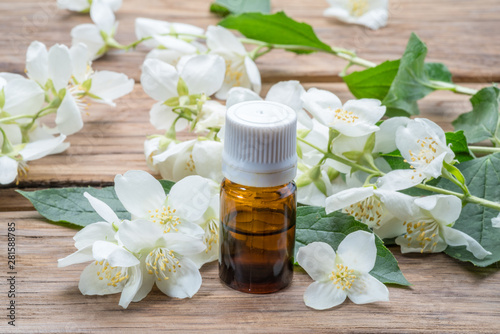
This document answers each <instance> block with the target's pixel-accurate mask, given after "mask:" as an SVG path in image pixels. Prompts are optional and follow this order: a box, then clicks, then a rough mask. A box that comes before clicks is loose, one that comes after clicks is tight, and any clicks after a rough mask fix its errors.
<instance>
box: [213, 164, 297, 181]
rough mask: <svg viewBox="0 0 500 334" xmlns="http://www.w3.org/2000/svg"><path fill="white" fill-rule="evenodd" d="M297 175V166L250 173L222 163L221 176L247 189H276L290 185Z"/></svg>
mask: <svg viewBox="0 0 500 334" xmlns="http://www.w3.org/2000/svg"><path fill="white" fill-rule="evenodd" d="M296 174H297V165H296V164H295V165H293V166H292V167H290V168H287V169H284V170H279V171H273V172H251V171H246V170H241V169H239V168H236V167H234V166H231V165H229V164H227V163H225V162H224V161H223V162H222V175H224V177H225V178H226V179H228V180H231V182H234V183H238V184H241V185H244V186H248V187H260V188H262V187H276V186H280V185H284V184H287V183H290V182H291V181H293V179H294V178H295V175H296Z"/></svg>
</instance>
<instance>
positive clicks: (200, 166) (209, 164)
mask: <svg viewBox="0 0 500 334" xmlns="http://www.w3.org/2000/svg"><path fill="white" fill-rule="evenodd" d="M223 149H224V145H223V144H222V143H221V142H216V141H213V140H203V141H198V142H197V143H196V144H195V145H194V146H193V153H192V154H193V162H194V165H195V168H196V172H197V173H198V175H200V176H203V177H207V178H209V179H212V180H214V181H215V182H217V183H219V182H221V181H222V179H223V176H222V150H223Z"/></svg>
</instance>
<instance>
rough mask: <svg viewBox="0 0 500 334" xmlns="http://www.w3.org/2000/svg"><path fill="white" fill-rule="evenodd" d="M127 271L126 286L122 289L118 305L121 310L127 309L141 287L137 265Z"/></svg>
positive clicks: (140, 274) (140, 277) (139, 271)
mask: <svg viewBox="0 0 500 334" xmlns="http://www.w3.org/2000/svg"><path fill="white" fill-rule="evenodd" d="M129 271H130V272H129V276H130V277H129V279H128V280H127V284H125V286H124V287H123V290H122V294H121V296H120V302H119V303H118V305H120V306H121V307H123V308H127V307H128V305H129V304H130V302H131V301H132V300H133V299H134V297H135V296H136V295H137V293H138V292H139V289H140V288H141V286H142V272H141V270H140V269H139V265H137V266H134V267H131V268H130V269H129Z"/></svg>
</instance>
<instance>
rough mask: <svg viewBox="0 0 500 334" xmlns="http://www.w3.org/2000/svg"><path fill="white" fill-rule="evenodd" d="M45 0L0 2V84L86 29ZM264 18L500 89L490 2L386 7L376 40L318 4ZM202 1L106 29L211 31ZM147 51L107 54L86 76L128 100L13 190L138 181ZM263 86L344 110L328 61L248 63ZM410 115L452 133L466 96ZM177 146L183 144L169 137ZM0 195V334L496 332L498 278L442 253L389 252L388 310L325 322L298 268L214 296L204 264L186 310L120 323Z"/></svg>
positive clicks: (155, 307)
mask: <svg viewBox="0 0 500 334" xmlns="http://www.w3.org/2000/svg"><path fill="white" fill-rule="evenodd" d="M55 2H56V1H55V0H42V1H34V0H31V1H30V0H16V1H13V0H11V1H6V0H2V1H1V2H0V13H1V14H0V22H1V23H0V36H1V37H0V72H4V71H6V72H15V73H23V71H24V60H25V51H26V48H27V46H28V45H29V43H30V42H31V41H33V40H39V41H42V42H44V43H46V44H47V45H52V44H54V43H56V42H57V43H66V44H69V43H70V35H69V32H70V30H71V28H72V27H73V26H75V25H77V24H80V23H86V22H89V20H90V19H89V17H88V15H78V14H74V13H70V12H67V11H64V10H58V9H57V8H56V6H55ZM272 5H273V11H278V10H285V11H286V13H287V14H288V15H290V16H291V17H293V18H294V19H296V20H299V21H305V22H307V23H310V24H312V25H313V26H314V28H315V29H316V31H317V33H318V35H319V37H320V38H321V39H322V40H324V41H325V42H327V43H329V44H335V45H337V46H342V47H345V48H350V49H355V50H357V52H358V55H359V56H361V57H363V58H365V59H368V60H371V61H374V62H377V63H378V62H381V61H384V60H387V59H396V58H398V57H399V56H400V55H401V54H402V52H403V50H404V48H405V45H406V42H407V40H408V38H409V36H410V33H411V32H412V31H413V32H416V33H417V34H418V35H419V36H420V37H421V38H422V39H423V40H424V41H425V42H426V43H427V45H428V46H429V55H428V61H438V62H444V63H445V64H446V65H447V66H448V67H449V68H450V70H451V72H452V73H453V74H454V80H455V81H457V82H461V83H462V84H463V85H464V86H467V87H471V88H478V87H481V86H484V85H487V84H489V83H491V82H492V81H500V57H499V56H500V43H499V39H498V34H497V32H498V31H499V30H500V3H499V1H498V0H481V1H478V0H476V1H463V0H421V1H412V0H391V1H390V18H389V25H388V26H387V27H386V28H383V29H381V30H379V31H371V30H367V29H364V28H362V27H359V26H350V25H344V24H341V23H339V22H336V21H334V20H332V19H327V18H324V17H323V16H322V11H323V10H324V9H325V8H326V7H327V4H326V1H324V0H314V1H311V0H309V1H304V0H273V1H272ZM208 6H209V1H202V0H189V1H179V0H177V1H173V0H163V1H160V0H149V1H138V0H124V5H123V7H122V9H121V10H120V11H119V12H118V14H117V18H118V20H119V21H120V26H119V32H118V35H117V40H118V41H120V42H122V43H124V44H126V43H128V42H131V41H133V40H134V33H133V32H134V19H135V17H138V16H143V17H150V18H155V19H163V20H168V21H177V22H184V23H191V24H196V25H199V26H202V27H206V26H208V25H210V24H216V22H217V20H218V19H217V18H216V17H215V16H214V15H212V14H210V13H209V12H208ZM146 52H147V50H146V49H145V48H142V47H139V48H138V50H136V51H133V52H130V53H127V54H118V53H114V54H111V55H108V56H106V57H104V58H102V59H100V60H98V61H96V62H95V63H94V65H93V66H94V68H95V69H108V70H115V71H119V72H125V73H126V74H127V75H129V76H130V77H132V78H134V79H135V80H136V87H135V89H134V91H133V92H132V93H131V94H130V95H128V96H126V97H124V98H122V99H120V100H118V101H117V104H118V106H117V107H116V108H110V107H108V106H105V105H93V106H92V108H91V110H90V114H89V115H84V122H85V126H84V128H83V130H82V131H81V132H79V133H77V134H75V135H73V136H71V137H70V138H69V141H70V142H71V147H70V148H69V150H67V151H66V152H65V153H63V154H60V155H55V156H50V157H46V158H43V159H40V160H37V161H34V162H31V163H30V173H29V175H28V177H27V178H25V179H21V181H20V183H19V186H18V188H23V189H41V188H47V187H61V186H86V185H92V186H102V185H110V184H112V180H113V177H114V175H115V174H118V173H124V172H125V171H127V170H130V169H144V170H147V166H146V164H145V162H144V154H143V142H144V139H145V136H146V135H150V134H153V133H159V132H158V131H156V130H155V129H154V128H153V126H152V125H150V123H149V114H148V111H149V108H150V107H151V106H152V104H153V103H154V101H153V100H152V99H151V98H149V97H148V96H147V95H146V94H145V93H144V92H143V91H142V89H141V87H140V85H139V84H137V82H138V81H139V77H140V69H139V66H140V65H141V63H142V61H143V59H144V56H145V54H146ZM257 65H258V66H259V68H260V69H261V74H262V78H263V81H264V93H265V91H266V90H267V89H269V87H270V85H271V84H273V83H275V82H277V81H280V80H288V79H299V80H300V81H302V82H303V83H304V85H305V86H306V87H313V86H314V87H321V88H325V89H329V90H331V91H333V92H334V93H336V94H337V95H338V96H339V97H340V98H341V99H342V100H344V101H345V100H346V99H349V98H351V97H352V96H351V94H350V93H349V91H348V90H347V88H346V86H345V84H343V83H342V81H341V79H340V78H339V76H338V73H339V72H340V70H341V69H342V68H343V66H344V65H345V62H344V61H342V60H340V59H336V58H332V57H330V56H328V55H322V54H317V55H309V56H297V55H294V54H288V53H284V52H279V51H276V52H274V51H273V52H271V53H270V54H267V55H266V56H264V57H262V58H261V59H259V60H258V61H257ZM419 104H420V107H421V110H422V115H423V116H425V117H429V118H431V119H432V120H434V121H436V122H438V123H439V124H440V125H441V126H442V127H443V128H444V129H445V130H452V128H451V125H450V121H451V120H453V119H454V118H456V116H457V115H458V114H460V113H462V112H466V111H468V110H469V109H470V104H469V102H468V97H467V96H460V95H454V94H452V93H447V92H438V93H433V94H431V95H430V96H428V97H427V98H425V99H424V100H423V101H421V102H419ZM181 137H182V138H186V137H187V134H184V135H181ZM15 189H17V187H15V186H8V187H3V188H0V222H1V224H0V226H1V227H0V229H1V230H0V235H1V237H0V241H1V242H0V261H1V263H2V265H1V268H2V269H1V274H0V275H1V278H0V279H1V283H0V287H1V289H0V309H2V310H3V311H1V312H0V314H1V317H0V319H2V320H1V322H0V332H2V333H11V332H16V333H29V332H36V333H38V332H40V333H47V332H70V333H73V332H75V333H80V332H131V333H138V332H160V331H161V332H174V333H179V332H181V330H182V331H183V332H206V333H221V332H231V333H247V332H248V333H252V332H261V333H284V332H298V333H304V332H308V331H313V332H363V333H366V332H382V333H388V332H392V333H401V332H405V333H406V332H453V333H458V332H462V333H470V332H491V333H495V332H496V333H498V332H499V331H500V273H499V272H498V266H497V267H495V266H493V267H489V268H474V267H473V266H472V265H469V264H464V263H459V262H458V261H455V260H453V259H451V258H449V257H447V256H445V255H443V254H432V255H424V256H422V255H420V254H412V255H402V254H400V252H399V250H398V249H397V248H392V249H391V250H392V251H393V252H394V254H395V256H396V258H397V259H398V261H399V263H400V267H401V269H402V271H403V273H404V274H405V276H406V278H407V279H408V280H409V281H410V282H411V283H413V285H412V286H411V287H409V288H397V287H390V288H389V291H390V299H391V301H390V302H388V303H376V304H368V305H355V304H353V303H351V302H349V301H347V302H346V303H344V304H343V305H342V306H340V307H337V308H334V309H331V310H327V311H321V312H320V311H313V310H311V309H308V308H307V307H306V306H305V305H304V303H303V301H302V295H303V293H304V290H305V289H306V287H307V286H308V285H309V284H310V283H311V279H310V278H309V277H308V276H307V275H305V274H304V273H303V272H302V271H301V270H299V269H297V271H296V274H295V278H294V281H293V283H292V285H291V286H290V287H289V288H287V289H286V290H284V291H283V292H280V293H276V294H272V295H257V296H255V295H247V294H243V293H238V292H235V291H232V290H230V289H228V288H226V287H224V286H223V285H222V284H221V283H220V282H219V280H218V276H217V267H216V265H215V263H213V264H210V265H207V266H205V267H203V268H202V276H203V285H202V287H201V289H200V291H199V292H198V294H196V295H195V296H194V297H193V298H192V299H186V300H175V299H171V298H168V297H166V296H165V295H163V294H162V293H161V292H159V291H158V290H156V289H155V290H153V292H152V293H150V295H149V296H148V297H147V298H146V299H144V300H143V301H142V302H140V303H132V304H131V305H130V306H129V308H128V309H127V310H123V309H122V308H121V307H119V306H118V299H119V296H118V295H110V296H82V295H81V294H80V292H79V290H78V280H79V275H80V272H81V270H82V269H83V268H84V265H80V266H78V265H77V266H72V267H67V268H60V269H59V268H57V259H58V258H61V257H64V256H65V255H67V254H69V253H71V252H73V250H74V248H73V240H72V236H73V235H74V233H75V230H72V229H70V228H68V227H64V226H58V225H54V224H50V223H48V222H47V221H46V220H44V219H43V218H42V217H41V216H40V215H39V214H38V213H37V212H36V211H33V208H32V206H31V204H30V203H29V202H28V201H27V200H25V199H23V198H22V197H21V196H20V195H18V194H17V193H15ZM7 222H15V223H16V227H17V230H16V236H17V239H16V240H17V263H16V264H17V276H16V279H17V281H16V289H17V294H16V303H17V318H16V327H15V328H13V327H11V326H7V318H6V314H7V311H6V307H7V303H8V300H7V290H8V286H7V284H6V277H7V271H8V270H7V254H6V252H7V251H6V248H7V245H6V241H7V238H6V234H7Z"/></svg>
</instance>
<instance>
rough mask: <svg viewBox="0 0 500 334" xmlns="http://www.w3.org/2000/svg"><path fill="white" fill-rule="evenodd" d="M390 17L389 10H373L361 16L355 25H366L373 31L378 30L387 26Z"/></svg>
mask: <svg viewBox="0 0 500 334" xmlns="http://www.w3.org/2000/svg"><path fill="white" fill-rule="evenodd" d="M388 16H389V15H388V11H387V9H377V10H372V11H370V12H368V13H366V14H365V15H363V16H361V17H360V18H359V19H358V20H356V22H354V23H356V24H361V25H364V26H366V27H368V28H370V29H372V30H377V29H379V28H382V27H385V26H386V25H387V18H388Z"/></svg>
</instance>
